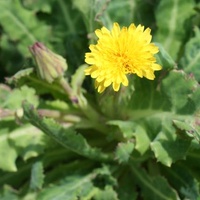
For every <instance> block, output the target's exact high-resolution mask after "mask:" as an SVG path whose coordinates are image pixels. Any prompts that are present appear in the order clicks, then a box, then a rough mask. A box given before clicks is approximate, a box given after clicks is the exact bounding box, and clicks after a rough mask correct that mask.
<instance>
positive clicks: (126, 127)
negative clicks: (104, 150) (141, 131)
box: [107, 120, 136, 139]
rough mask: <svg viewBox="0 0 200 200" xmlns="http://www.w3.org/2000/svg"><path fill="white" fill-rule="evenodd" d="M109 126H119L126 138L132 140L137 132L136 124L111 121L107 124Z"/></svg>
mask: <svg viewBox="0 0 200 200" xmlns="http://www.w3.org/2000/svg"><path fill="white" fill-rule="evenodd" d="M107 124H108V125H115V126H118V127H119V129H120V130H121V132H122V135H123V137H124V138H127V139H128V138H131V137H132V136H133V132H134V130H135V126H136V124H135V123H134V122H131V121H121V120H111V121H108V122H107Z"/></svg>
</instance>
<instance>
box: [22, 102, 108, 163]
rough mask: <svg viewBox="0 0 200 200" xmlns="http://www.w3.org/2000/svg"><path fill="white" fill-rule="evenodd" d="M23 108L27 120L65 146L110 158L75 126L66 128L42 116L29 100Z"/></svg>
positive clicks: (96, 156)
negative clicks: (92, 144)
mask: <svg viewBox="0 0 200 200" xmlns="http://www.w3.org/2000/svg"><path fill="white" fill-rule="evenodd" d="M23 108H24V118H25V119H26V120H28V121H29V122H30V123H31V124H33V125H34V126H36V127H38V128H39V129H40V130H42V131H43V132H44V133H46V134H47V135H48V136H50V137H51V138H53V139H54V140H55V141H57V142H58V143H59V144H61V145H63V146H64V147H65V148H68V149H70V150H71V151H73V152H76V153H78V154H79V155H83V156H86V157H89V158H92V159H95V160H107V159H109V156H108V155H106V154H104V153H102V152H101V151H100V150H99V149H95V148H92V147H91V146H90V145H89V144H88V143H87V141H86V139H85V138H84V137H83V136H82V135H81V134H77V133H76V131H75V130H74V129H73V128H68V129H65V128H63V127H62V126H61V125H59V124H57V123H55V121H54V120H52V119H47V118H41V117H40V116H39V115H38V113H37V112H36V110H34V109H33V107H32V106H31V105H30V104H29V103H28V102H24V103H23Z"/></svg>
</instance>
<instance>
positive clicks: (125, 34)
mask: <svg viewBox="0 0 200 200" xmlns="http://www.w3.org/2000/svg"><path fill="white" fill-rule="evenodd" d="M150 32H151V29H150V28H147V29H145V30H144V26H141V25H138V26H137V27H136V26H135V25H134V24H131V25H130V26H129V27H128V28H127V27H123V28H122V29H120V27H119V24H118V23H114V24H113V28H112V30H111V31H109V30H108V29H107V28H105V27H103V28H101V29H97V30H96V31H95V34H96V35H97V37H98V38H99V39H98V41H97V44H96V45H90V47H89V48H90V50H91V52H90V53H86V55H85V62H86V63H88V64H89V65H91V66H89V67H88V68H86V69H85V74H86V75H90V76H91V77H92V78H94V79H96V80H95V87H96V88H98V92H100V93H101V92H103V91H104V90H105V88H106V87H108V86H110V85H111V84H112V86H113V89H114V91H118V90H119V88H120V84H123V85H124V86H128V78H127V76H126V75H128V74H136V75H138V76H139V77H141V78H142V77H146V78H147V79H150V80H153V79H154V78H155V75H154V71H156V70H160V69H161V66H160V65H158V64H156V59H155V57H154V54H156V53H158V51H159V50H158V47H157V46H155V44H153V43H151V38H152V36H151V34H150Z"/></svg>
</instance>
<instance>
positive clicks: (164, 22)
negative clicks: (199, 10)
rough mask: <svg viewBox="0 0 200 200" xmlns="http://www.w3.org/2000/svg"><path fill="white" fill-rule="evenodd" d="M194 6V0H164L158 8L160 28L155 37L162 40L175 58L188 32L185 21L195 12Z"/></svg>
mask: <svg viewBox="0 0 200 200" xmlns="http://www.w3.org/2000/svg"><path fill="white" fill-rule="evenodd" d="M194 6H195V2H194V1H193V0H168V1H166V0H162V1H160V3H159V5H158V7H157V9H156V14H155V17H156V22H157V26H158V30H157V33H156V35H155V37H154V39H155V41H158V42H160V43H161V44H162V45H163V47H164V48H165V50H166V51H167V52H168V53H169V54H170V55H171V56H172V57H173V58H174V59H176V58H177V54H178V51H179V49H180V46H181V44H182V42H183V40H184V37H185V35H186V33H187V32H186V31H185V22H186V20H187V19H189V18H190V17H191V16H192V15H193V14H194V9H193V8H194ZM186 10H187V12H185V11H186Z"/></svg>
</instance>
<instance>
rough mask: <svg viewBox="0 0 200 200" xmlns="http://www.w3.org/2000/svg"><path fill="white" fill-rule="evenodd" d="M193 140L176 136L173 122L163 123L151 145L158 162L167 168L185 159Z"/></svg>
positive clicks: (166, 120)
mask: <svg viewBox="0 0 200 200" xmlns="http://www.w3.org/2000/svg"><path fill="white" fill-rule="evenodd" d="M190 143H191V140H184V139H182V138H181V137H179V136H178V135H176V131H175V128H174V127H173V125H172V122H171V120H169V119H167V118H165V120H163V121H162V129H161V131H160V132H159V133H158V135H157V137H156V138H155V139H154V141H153V142H152V143H151V148H152V150H153V152H154V154H155V157H156V158H157V160H158V161H160V162H161V163H162V164H164V165H166V166H171V164H172V162H175V161H177V160H179V159H184V158H185V157H186V153H187V151H188V149H189V147H190Z"/></svg>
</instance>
